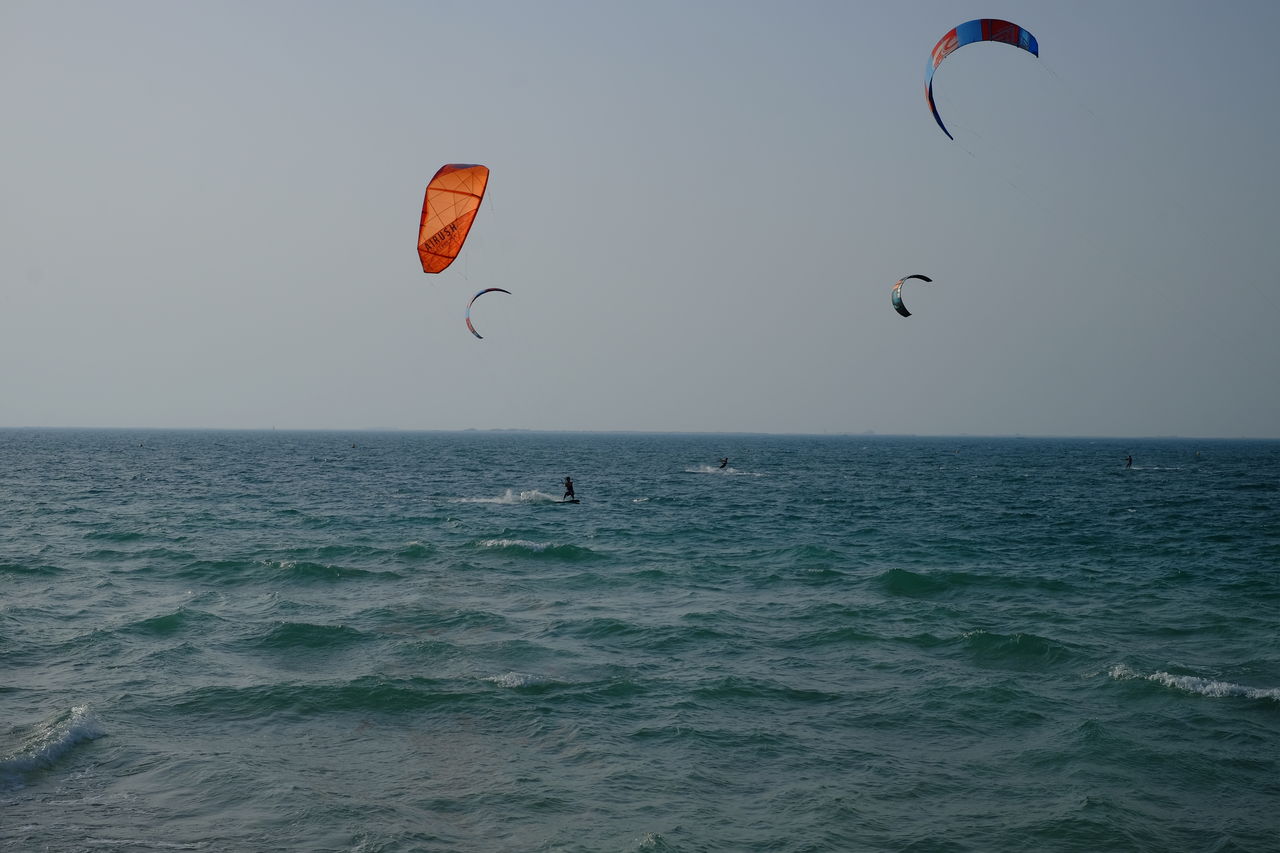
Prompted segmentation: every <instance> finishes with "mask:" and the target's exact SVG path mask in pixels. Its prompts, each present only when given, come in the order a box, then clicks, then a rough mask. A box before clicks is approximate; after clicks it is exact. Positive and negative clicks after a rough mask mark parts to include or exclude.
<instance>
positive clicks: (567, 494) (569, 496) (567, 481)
mask: <svg viewBox="0 0 1280 853" xmlns="http://www.w3.org/2000/svg"><path fill="white" fill-rule="evenodd" d="M573 499H574V496H573V478H572V477H565V478H564V497H562V498H561V499H560V500H562V501H568V500H573Z"/></svg>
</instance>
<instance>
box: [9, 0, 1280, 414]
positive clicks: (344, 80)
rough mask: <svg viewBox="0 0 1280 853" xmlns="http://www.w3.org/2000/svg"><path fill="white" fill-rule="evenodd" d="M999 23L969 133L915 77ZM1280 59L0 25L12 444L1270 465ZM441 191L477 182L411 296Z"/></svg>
mask: <svg viewBox="0 0 1280 853" xmlns="http://www.w3.org/2000/svg"><path fill="white" fill-rule="evenodd" d="M978 17H995V18H1005V19H1008V20H1011V21H1014V22H1016V23H1018V24H1020V25H1021V26H1023V27H1025V28H1026V29H1028V30H1030V31H1031V32H1032V33H1033V34H1034V35H1035V36H1036V38H1037V39H1038V41H1039V44H1040V58H1039V59H1037V58H1036V57H1034V56H1032V55H1030V54H1029V53H1026V52H1025V51H1021V50H1017V49H1015V48H1011V47H1009V46H1007V45H1002V44H990V43H989V44H973V45H968V46H966V47H964V48H961V49H960V50H958V51H956V52H955V53H953V54H952V55H951V56H949V57H948V58H947V59H946V61H945V62H944V63H943V64H942V66H941V67H940V68H939V69H938V71H937V73H936V76H935V78H934V91H935V97H936V101H937V104H938V109H939V111H940V113H941V115H942V117H943V119H944V121H946V123H947V126H948V129H949V130H951V132H952V133H953V134H954V135H955V140H954V141H953V140H950V139H948V138H947V137H946V136H945V135H944V134H943V132H942V131H941V130H940V129H939V128H938V126H937V125H936V124H935V123H934V120H933V117H932V116H931V114H930V112H929V108H928V105H927V104H926V102H925V98H924V74H925V68H926V63H927V60H928V57H929V52H930V50H931V48H932V47H933V45H934V43H935V42H936V41H937V40H938V39H939V38H940V37H941V36H942V35H943V34H944V33H945V32H946V31H947V30H949V29H950V28H951V27H953V26H955V25H957V24H959V23H961V22H963V21H967V20H969V19H971V18H978ZM1276 32H1280V3H1274V2H1268V1H1267V0H1259V2H1224V3H1219V4H1206V3H1203V2H1199V0H1186V2H1183V0H1080V2H1071V3H1063V2H1060V0H1044V1H1043V2H1040V0H1025V2H1021V1H1020V0H992V2H985V3H981V4H976V3H970V2H954V0H947V2H941V0H936V1H935V2H928V1H927V0H918V1H917V0H913V2H911V3H902V2H896V0H883V2H881V0H867V2H806V0H797V2H794V3H789V4H785V5H784V6H779V5H778V4H776V3H765V2H750V0H745V1H744V2H737V0H723V2H721V0H691V2H667V0H646V2H612V0H582V2H575V1H574V0H543V2H538V3H529V2H524V0H512V2H493V1H492V0H475V2H468V3H456V2H426V0H424V1H423V2H387V1H386V0H368V2H361V3H347V2H324V0H299V1H298V2H293V0H272V2H266V3H263V2H259V0H244V2H240V0H225V2H184V3H173V2H168V0H155V2H141V0H118V1H117V2H112V3H99V2H65V0H35V2H24V0H0V104H3V108H4V112H5V116H4V119H5V120H4V140H3V151H4V156H3V157H2V158H0V364H3V365H5V369H4V370H3V371H0V427H21V426H56V427H155V428H247V429H264V428H266V429H269V428H273V427H274V428H280V429H338V430H355V429H429V430H453V429H472V428H474V429H533V430H641V431H672V432H686V431H692V432H702V431H705V432H772V433H819V434H822V433H834V434H842V433H854V434H857V433H864V432H876V433H881V434H920V435H959V434H970V435H1018V434H1020V435H1053V436H1133V437H1137V436H1170V435H1180V436H1188V437H1227V438H1235V437H1259V438H1267V437H1269V438H1278V437H1280V382H1278V381H1277V377H1278V373H1280V333H1277V328H1280V274H1278V273H1277V270H1280V228H1278V227H1277V226H1278V225H1280V166H1277V161H1276V157H1275V152H1276V146H1277V144H1278V143H1277V140H1280V118H1277V111H1276V110H1275V108H1274V104H1275V101H1276V98H1277V95H1276V89H1277V83H1278V82H1280V70H1278V69H1280V63H1278V62H1277V60H1276V57H1275V51H1274V48H1273V43H1274V41H1275V37H1274V33H1276ZM446 163H482V164H484V165H487V166H488V167H489V168H490V170H491V175H490V181H489V188H488V193H487V195H486V197H485V200H484V203H483V205H482V207H481V208H480V211H479V213H478V215H477V218H476V221H475V225H474V227H473V229H472V231H471V235H470V237H469V238H468V241H467V243H466V245H465V247H464V248H463V251H462V254H461V255H460V256H459V258H458V260H457V261H455V263H454V264H453V266H451V267H450V268H449V269H447V270H445V271H444V272H442V273H439V274H437V275H424V274H423V273H422V271H421V266H420V264H419V261H418V258H417V252H416V241H417V229H418V221H419V217H420V212H421V206H422V195H423V188H424V187H425V185H426V183H427V181H428V180H429V179H430V178H431V176H432V175H433V174H434V173H435V171H436V170H437V169H438V168H439V167H440V166H441V165H443V164H446ZM912 274H923V275H927V276H929V277H931V278H932V279H933V283H932V284H925V283H923V282H920V281H912V282H908V284H907V285H906V287H905V288H904V291H903V293H904V299H905V302H906V304H907V306H908V307H909V308H910V309H911V311H912V316H911V317H909V318H903V317H900V316H898V314H896V313H895V312H894V310H893V307H892V305H891V302H890V289H891V288H892V286H893V283H894V282H895V281H896V280H897V279H899V278H901V277H903V276H906V275H912ZM486 287H501V288H504V289H507V290H509V291H510V292H511V293H510V295H504V294H489V295H487V296H485V297H483V298H482V299H481V300H479V301H477V303H476V305H475V307H474V308H473V311H472V320H473V322H474V323H475V325H476V327H477V329H479V330H480V331H481V333H482V334H483V335H484V339H483V340H477V339H476V338H474V337H473V336H472V335H471V334H470V333H469V332H468V331H467V329H466V326H465V324H464V319H463V317H464V311H465V308H466V304H467V301H468V300H469V299H470V298H471V296H472V295H473V294H474V293H475V292H477V291H479V290H481V289H483V288H486Z"/></svg>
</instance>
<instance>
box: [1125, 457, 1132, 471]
mask: <svg viewBox="0 0 1280 853" xmlns="http://www.w3.org/2000/svg"><path fill="white" fill-rule="evenodd" d="M1124 467H1126V468H1132V467H1133V457H1132V456H1126V457H1125V458H1124Z"/></svg>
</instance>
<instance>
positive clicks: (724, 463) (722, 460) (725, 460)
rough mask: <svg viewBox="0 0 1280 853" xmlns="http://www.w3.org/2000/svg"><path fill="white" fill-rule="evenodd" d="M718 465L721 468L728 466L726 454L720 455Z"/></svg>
mask: <svg viewBox="0 0 1280 853" xmlns="http://www.w3.org/2000/svg"><path fill="white" fill-rule="evenodd" d="M720 467H721V468H728V467H729V457H728V456H724V457H721V459H720Z"/></svg>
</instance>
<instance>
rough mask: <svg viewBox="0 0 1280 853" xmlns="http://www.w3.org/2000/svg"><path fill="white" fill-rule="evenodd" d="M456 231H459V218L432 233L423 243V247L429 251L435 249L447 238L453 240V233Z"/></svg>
mask: <svg viewBox="0 0 1280 853" xmlns="http://www.w3.org/2000/svg"><path fill="white" fill-rule="evenodd" d="M456 233H458V220H456V219H455V220H454V221H452V222H450V223H449V224H448V225H446V226H445V227H443V228H441V229H440V230H439V231H437V232H436V233H434V234H432V235H431V237H430V238H429V239H428V240H427V241H426V242H425V243H423V244H422V246H421V248H423V249H425V250H426V251H428V252H430V251H433V250H434V249H435V248H436V247H437V246H439V245H440V244H441V243H443V242H445V241H446V240H452V239H453V235H454V234H456Z"/></svg>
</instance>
